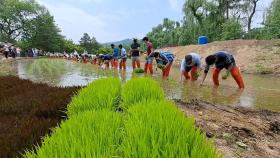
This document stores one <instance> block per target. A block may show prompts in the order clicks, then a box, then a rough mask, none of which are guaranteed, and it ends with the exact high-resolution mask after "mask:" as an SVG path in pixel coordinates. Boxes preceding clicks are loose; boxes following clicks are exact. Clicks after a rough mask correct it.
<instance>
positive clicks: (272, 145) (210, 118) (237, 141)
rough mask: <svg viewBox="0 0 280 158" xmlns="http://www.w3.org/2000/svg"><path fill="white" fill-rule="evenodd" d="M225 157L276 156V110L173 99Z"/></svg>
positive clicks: (279, 126)
mask: <svg viewBox="0 0 280 158" xmlns="http://www.w3.org/2000/svg"><path fill="white" fill-rule="evenodd" d="M174 101H175V102H176V104H177V105H178V107H179V108H181V109H182V111H183V112H185V114H186V115H187V116H191V117H194V118H195V120H196V125H197V126H198V127H199V128H201V129H202V131H204V132H205V133H206V135H207V137H209V138H213V140H214V142H215V144H216V146H217V148H218V150H219V151H220V152H221V153H222V154H223V156H224V157H225V158H251V157H255V158H264V157H265V158H277V157H280V113H274V112H269V111H255V110H250V109H248V108H241V107H232V106H221V105H214V104H211V103H207V102H201V101H198V100H192V101H190V102H189V103H186V102H183V101H181V100H174Z"/></svg>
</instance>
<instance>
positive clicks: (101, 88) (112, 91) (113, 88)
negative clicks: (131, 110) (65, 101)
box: [67, 78, 121, 117]
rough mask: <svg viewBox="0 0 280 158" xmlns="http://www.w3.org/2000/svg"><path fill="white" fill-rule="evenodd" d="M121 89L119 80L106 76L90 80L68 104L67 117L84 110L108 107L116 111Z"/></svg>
mask: <svg viewBox="0 0 280 158" xmlns="http://www.w3.org/2000/svg"><path fill="white" fill-rule="evenodd" d="M120 91H121V81H120V80H119V79H117V78H106V79H100V80H96V81H94V82H92V83H91V84H89V85H88V86H87V87H86V88H84V89H82V90H81V91H80V92H79V93H78V94H77V95H76V96H75V97H74V98H73V99H72V102H71V103H70V104H69V105H68V111H67V114H68V116H69V117H72V116H73V115H76V114H79V113H81V112H85V111H92V110H103V109H108V110H111V111H116V108H117V106H118V101H119V95H120Z"/></svg>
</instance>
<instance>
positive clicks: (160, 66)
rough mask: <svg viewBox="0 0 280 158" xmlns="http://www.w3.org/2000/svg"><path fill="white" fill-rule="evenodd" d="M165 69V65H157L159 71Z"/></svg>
mask: <svg viewBox="0 0 280 158" xmlns="http://www.w3.org/2000/svg"><path fill="white" fill-rule="evenodd" d="M164 67H165V65H163V64H157V68H159V69H163V68H164Z"/></svg>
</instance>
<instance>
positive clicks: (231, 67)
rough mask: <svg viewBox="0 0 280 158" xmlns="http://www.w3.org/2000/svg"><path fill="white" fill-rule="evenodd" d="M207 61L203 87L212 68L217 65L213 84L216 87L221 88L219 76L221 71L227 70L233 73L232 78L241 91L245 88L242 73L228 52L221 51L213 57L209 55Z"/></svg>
mask: <svg viewBox="0 0 280 158" xmlns="http://www.w3.org/2000/svg"><path fill="white" fill-rule="evenodd" d="M205 61H206V67H205V70H204V75H203V78H202V82H201V85H203V83H204V81H205V79H206V76H207V73H208V71H209V69H210V66H211V65H213V64H215V69H214V72H213V82H214V85H215V86H219V74H220V71H221V70H222V69H224V68H225V69H227V71H229V72H230V73H231V75H232V77H233V78H234V80H235V81H236V83H237V84H238V87H239V89H244V88H245V86H244V82H243V79H242V76H241V73H240V71H239V69H238V67H237V66H236V63H235V59H234V57H233V56H232V55H231V54H230V53H228V52H226V51H219V52H217V53H215V54H213V55H209V56H208V57H206V59H205Z"/></svg>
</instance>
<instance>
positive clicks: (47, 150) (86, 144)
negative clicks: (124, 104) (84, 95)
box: [24, 111, 122, 158]
mask: <svg viewBox="0 0 280 158" xmlns="http://www.w3.org/2000/svg"><path fill="white" fill-rule="evenodd" d="M121 123H122V117H121V114H119V113H116V112H110V111H99V112H85V113H83V114H80V115H77V116H75V117H72V118H70V119H69V120H67V121H66V122H64V123H62V124H61V126H60V127H59V128H56V129H55V130H54V133H53V134H52V136H51V137H49V136H47V137H45V138H44V140H43V143H42V146H41V147H37V148H36V150H35V151H28V152H26V154H25V155H24V157H25V158H35V157H39V158H55V157H57V158H58V157H59V158H70V157H73V158H74V157H88V158H91V157H96V158H99V157H114V156H116V155H117V151H118V150H117V148H118V147H119V143H120V139H121V132H120V127H121Z"/></svg>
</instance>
